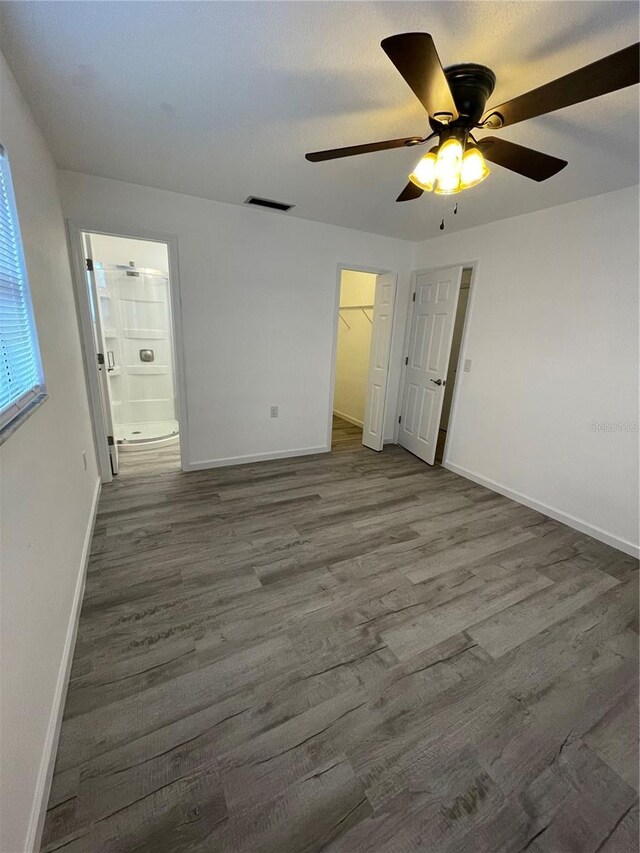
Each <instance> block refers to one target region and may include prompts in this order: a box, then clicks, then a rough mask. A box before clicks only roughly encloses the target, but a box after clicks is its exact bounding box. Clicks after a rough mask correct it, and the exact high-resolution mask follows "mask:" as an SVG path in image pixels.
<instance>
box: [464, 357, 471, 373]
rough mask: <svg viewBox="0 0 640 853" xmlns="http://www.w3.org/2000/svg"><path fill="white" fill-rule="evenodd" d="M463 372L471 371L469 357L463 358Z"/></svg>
mask: <svg viewBox="0 0 640 853" xmlns="http://www.w3.org/2000/svg"><path fill="white" fill-rule="evenodd" d="M464 372H465V373H471V359H470V358H465V360H464Z"/></svg>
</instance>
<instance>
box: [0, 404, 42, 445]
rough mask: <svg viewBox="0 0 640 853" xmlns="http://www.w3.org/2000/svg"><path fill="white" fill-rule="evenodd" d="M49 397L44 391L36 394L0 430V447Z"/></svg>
mask: <svg viewBox="0 0 640 853" xmlns="http://www.w3.org/2000/svg"><path fill="white" fill-rule="evenodd" d="M48 397H49V395H48V394H47V392H46V391H43V392H42V393H41V394H38V396H37V397H34V398H33V400H31V401H30V402H29V404H28V405H27V406H25V407H24V409H23V410H22V411H21V412H20V414H19V415H17V416H16V417H15V418H14V419H13V420H12V421H10V422H9V423H8V424H7V425H6V426H5V427H3V428H2V429H0V445H2V444H4V443H5V441H6V440H7V439H8V438H9V436H11V435H13V433H14V432H15V431H16V430H17V429H18V428H19V427H21V426H22V424H23V423H24V422H25V421H26V420H28V418H30V417H31V415H32V414H33V413H34V412H35V411H36V409H39V408H40V406H41V405H42V404H43V403H44V402H45V401H46V400H47V399H48Z"/></svg>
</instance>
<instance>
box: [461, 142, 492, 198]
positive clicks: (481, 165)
mask: <svg viewBox="0 0 640 853" xmlns="http://www.w3.org/2000/svg"><path fill="white" fill-rule="evenodd" d="M490 174H491V170H490V169H489V167H488V166H487V164H486V162H485V159H484V157H483V156H482V152H481V151H480V149H479V148H476V147H475V145H472V146H471V147H470V148H467V150H466V151H465V152H464V157H463V158H462V171H461V173H460V189H463V190H468V189H469V187H475V186H477V185H478V184H480V183H482V181H484V179H485V178H487V177H488V176H489V175H490Z"/></svg>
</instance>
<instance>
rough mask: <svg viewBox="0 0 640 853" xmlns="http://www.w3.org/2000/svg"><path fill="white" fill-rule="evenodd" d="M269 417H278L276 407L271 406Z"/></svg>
mask: <svg viewBox="0 0 640 853" xmlns="http://www.w3.org/2000/svg"><path fill="white" fill-rule="evenodd" d="M271 417H272V418H277V417H278V407H277V406H271Z"/></svg>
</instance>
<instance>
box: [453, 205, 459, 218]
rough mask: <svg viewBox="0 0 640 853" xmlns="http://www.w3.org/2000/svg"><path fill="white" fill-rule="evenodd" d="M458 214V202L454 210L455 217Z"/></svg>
mask: <svg viewBox="0 0 640 853" xmlns="http://www.w3.org/2000/svg"><path fill="white" fill-rule="evenodd" d="M457 214H458V202H456V206H455V207H454V208H453V215H454V216H457Z"/></svg>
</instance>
